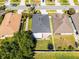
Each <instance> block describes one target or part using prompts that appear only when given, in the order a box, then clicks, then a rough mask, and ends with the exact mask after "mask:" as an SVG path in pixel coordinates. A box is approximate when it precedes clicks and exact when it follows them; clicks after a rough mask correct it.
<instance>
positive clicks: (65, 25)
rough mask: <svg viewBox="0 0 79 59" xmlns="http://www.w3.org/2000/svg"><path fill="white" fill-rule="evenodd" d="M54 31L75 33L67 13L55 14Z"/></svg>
mask: <svg viewBox="0 0 79 59" xmlns="http://www.w3.org/2000/svg"><path fill="white" fill-rule="evenodd" d="M53 31H54V33H73V29H72V26H71V24H70V23H69V20H68V16H67V15H66V14H53Z"/></svg>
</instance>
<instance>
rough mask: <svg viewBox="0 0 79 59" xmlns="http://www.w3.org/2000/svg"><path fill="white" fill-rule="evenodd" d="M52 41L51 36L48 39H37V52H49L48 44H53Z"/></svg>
mask: <svg viewBox="0 0 79 59" xmlns="http://www.w3.org/2000/svg"><path fill="white" fill-rule="evenodd" d="M51 39H52V38H51V37H50V36H49V37H48V38H46V39H37V44H36V48H35V50H48V44H49V43H52V41H51Z"/></svg>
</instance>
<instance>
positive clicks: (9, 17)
mask: <svg viewBox="0 0 79 59" xmlns="http://www.w3.org/2000/svg"><path fill="white" fill-rule="evenodd" d="M20 21H21V15H19V14H17V13H7V14H6V15H5V17H4V20H3V22H2V24H1V25H0V37H2V36H3V35H12V34H14V33H15V32H17V31H18V30H19V27H20Z"/></svg>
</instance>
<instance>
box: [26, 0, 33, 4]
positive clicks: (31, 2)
mask: <svg viewBox="0 0 79 59" xmlns="http://www.w3.org/2000/svg"><path fill="white" fill-rule="evenodd" d="M29 1H30V2H29ZM25 3H26V4H29V3H30V4H33V3H34V2H33V0H25Z"/></svg>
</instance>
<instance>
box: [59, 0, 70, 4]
mask: <svg viewBox="0 0 79 59" xmlns="http://www.w3.org/2000/svg"><path fill="white" fill-rule="evenodd" d="M59 2H60V3H61V5H69V2H68V0H59Z"/></svg>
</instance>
